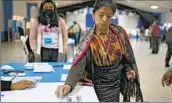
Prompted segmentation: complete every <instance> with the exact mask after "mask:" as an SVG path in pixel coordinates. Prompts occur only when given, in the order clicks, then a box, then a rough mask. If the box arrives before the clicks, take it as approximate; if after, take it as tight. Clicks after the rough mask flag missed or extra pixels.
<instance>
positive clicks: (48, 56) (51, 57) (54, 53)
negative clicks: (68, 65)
mask: <svg viewBox="0 0 172 103" xmlns="http://www.w3.org/2000/svg"><path fill="white" fill-rule="evenodd" d="M57 60H58V49H49V48H44V47H41V61H42V62H57Z"/></svg>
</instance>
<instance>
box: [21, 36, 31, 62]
mask: <svg viewBox="0 0 172 103" xmlns="http://www.w3.org/2000/svg"><path fill="white" fill-rule="evenodd" d="M20 39H21V41H22V43H23V46H24V51H25V54H26V56H25V62H28V61H29V60H28V55H29V50H28V48H27V46H26V41H27V39H28V36H20Z"/></svg>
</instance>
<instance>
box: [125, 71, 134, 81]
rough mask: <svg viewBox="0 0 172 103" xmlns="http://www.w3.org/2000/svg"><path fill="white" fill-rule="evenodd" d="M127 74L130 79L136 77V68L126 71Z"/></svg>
mask: <svg viewBox="0 0 172 103" xmlns="http://www.w3.org/2000/svg"><path fill="white" fill-rule="evenodd" d="M126 75H127V79H128V80H133V79H135V78H136V73H135V71H134V70H130V71H128V72H126Z"/></svg>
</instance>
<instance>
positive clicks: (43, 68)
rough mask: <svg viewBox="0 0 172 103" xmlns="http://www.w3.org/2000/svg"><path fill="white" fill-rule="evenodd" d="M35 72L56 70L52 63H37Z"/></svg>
mask: <svg viewBox="0 0 172 103" xmlns="http://www.w3.org/2000/svg"><path fill="white" fill-rule="evenodd" d="M33 72H54V69H53V67H52V66H51V65H49V64H47V65H45V64H44V65H35V67H34V70H33Z"/></svg>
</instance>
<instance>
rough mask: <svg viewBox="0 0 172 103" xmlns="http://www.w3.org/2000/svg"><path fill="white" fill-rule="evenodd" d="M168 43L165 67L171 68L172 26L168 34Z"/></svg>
mask: <svg viewBox="0 0 172 103" xmlns="http://www.w3.org/2000/svg"><path fill="white" fill-rule="evenodd" d="M166 43H167V53H166V58H165V67H169V61H170V59H171V55H172V26H171V27H170V28H169V29H168V32H167V34H166Z"/></svg>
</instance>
